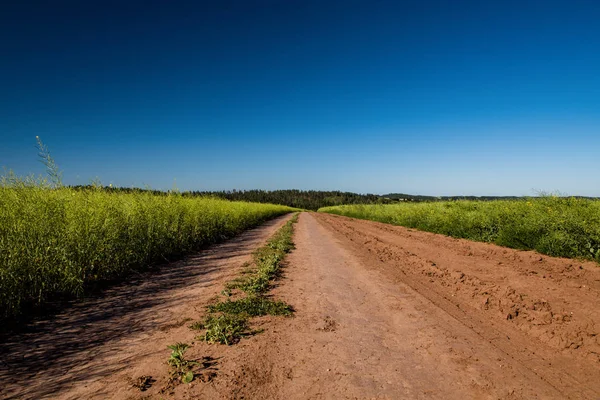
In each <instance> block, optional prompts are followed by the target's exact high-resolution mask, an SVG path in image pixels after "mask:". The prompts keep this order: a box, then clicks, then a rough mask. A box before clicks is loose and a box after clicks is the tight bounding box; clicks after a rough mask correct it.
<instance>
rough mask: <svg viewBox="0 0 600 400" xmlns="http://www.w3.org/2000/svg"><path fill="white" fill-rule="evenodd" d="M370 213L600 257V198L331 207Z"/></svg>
mask: <svg viewBox="0 0 600 400" xmlns="http://www.w3.org/2000/svg"><path fill="white" fill-rule="evenodd" d="M319 211H320V212H326V213H331V214H338V215H345V216H348V217H354V218H360V219H368V220H373V221H379V222H384V223H389V224H394V225H401V226H406V227H410V228H416V229H420V230H424V231H428V232H435V233H441V234H444V235H448V236H453V237H457V238H465V239H470V240H476V241H482V242H491V243H495V244H498V245H500V246H506V247H512V248H517V249H525V250H537V251H538V252H540V253H543V254H547V255H550V256H560V257H571V258H585V259H591V260H595V261H598V262H600V201H598V200H590V199H579V198H573V197H556V196H544V197H539V198H529V199H524V200H498V201H464V200H463V201H449V202H434V203H402V204H392V205H350V206H337V207H325V208H321V209H319Z"/></svg>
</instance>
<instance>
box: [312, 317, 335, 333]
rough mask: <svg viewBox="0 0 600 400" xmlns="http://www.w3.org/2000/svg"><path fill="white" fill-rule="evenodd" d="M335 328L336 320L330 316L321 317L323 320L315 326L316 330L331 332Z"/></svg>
mask: <svg viewBox="0 0 600 400" xmlns="http://www.w3.org/2000/svg"><path fill="white" fill-rule="evenodd" d="M336 329H337V322H335V320H334V319H333V318H331V317H329V316H328V317H325V318H323V321H322V322H321V323H320V324H319V326H318V327H317V330H318V331H324V332H333V331H335V330H336Z"/></svg>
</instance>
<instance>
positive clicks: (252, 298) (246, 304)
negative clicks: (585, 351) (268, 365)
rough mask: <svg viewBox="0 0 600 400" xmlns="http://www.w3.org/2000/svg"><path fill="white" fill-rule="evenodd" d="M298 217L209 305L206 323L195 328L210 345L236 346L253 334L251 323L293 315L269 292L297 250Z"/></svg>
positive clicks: (198, 324) (256, 252) (262, 249)
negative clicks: (286, 260)
mask: <svg viewBox="0 0 600 400" xmlns="http://www.w3.org/2000/svg"><path fill="white" fill-rule="evenodd" d="M297 220H298V214H296V215H294V216H293V217H292V218H291V219H290V220H289V221H288V222H287V223H286V224H285V225H284V226H283V227H282V228H280V229H279V230H278V231H277V232H276V233H275V234H274V235H273V237H272V238H271V239H270V240H269V241H268V242H267V244H266V245H265V246H263V247H261V248H259V249H257V250H256V251H255V252H254V257H253V258H254V260H253V261H254V264H253V266H252V267H251V268H250V269H249V270H247V271H246V273H245V274H243V276H240V277H239V278H236V279H234V280H233V281H231V282H229V283H227V285H226V288H225V290H223V296H225V300H221V301H219V302H216V303H214V304H211V305H209V306H208V314H207V315H206V317H205V318H204V320H203V321H200V322H197V323H195V324H192V326H191V328H192V329H196V330H204V334H203V335H202V336H201V337H200V338H201V339H203V340H205V341H206V342H208V343H221V344H227V345H229V344H233V343H236V342H237V341H238V340H239V339H240V338H241V337H242V336H244V335H247V334H251V333H253V332H252V331H250V327H249V320H250V318H252V317H258V316H263V315H283V316H290V315H292V313H293V309H292V308H291V307H290V306H289V305H287V304H286V303H284V302H283V301H275V300H272V299H270V298H269V297H268V291H269V290H270V288H271V286H272V282H273V280H275V279H276V278H277V277H278V276H279V274H280V270H281V263H282V261H283V260H284V258H285V256H286V254H287V253H288V252H290V251H291V250H292V249H293V248H294V245H293V242H292V234H293V229H294V228H293V224H294V223H295V222H296V221H297Z"/></svg>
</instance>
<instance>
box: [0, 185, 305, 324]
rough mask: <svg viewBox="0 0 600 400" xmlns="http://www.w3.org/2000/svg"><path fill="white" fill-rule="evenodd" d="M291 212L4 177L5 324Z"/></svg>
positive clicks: (0, 268)
mask: <svg viewBox="0 0 600 400" xmlns="http://www.w3.org/2000/svg"><path fill="white" fill-rule="evenodd" d="M290 211H293V209H291V208H289V207H285V206H277V205H270V204H257V203H246V202H230V201H227V200H221V199H215V198H201V197H194V198H190V197H183V196H181V195H179V194H176V193H172V194H169V195H155V194H151V193H149V192H143V191H139V192H134V193H121V192H111V191H106V190H102V189H100V188H90V189H85V190H75V189H71V188H66V187H61V186H54V185H50V184H48V183H46V182H45V181H43V180H39V179H33V178H27V179H20V178H17V177H15V176H14V175H8V176H5V177H3V178H0V307H1V310H0V319H1V318H3V317H11V316H16V315H18V314H19V313H20V312H22V311H23V307H24V306H38V305H43V304H44V302H45V301H47V300H48V299H49V298H52V297H56V296H65V295H66V296H80V295H82V294H83V293H84V290H85V289H86V286H87V285H89V284H90V283H95V282H99V281H104V280H110V279H115V278H118V277H122V276H124V275H126V274H128V273H130V272H131V271H132V270H140V269H143V268H145V267H147V266H148V265H151V264H153V263H157V262H161V261H164V260H166V259H172V258H174V257H179V256H181V255H183V254H185V253H189V252H192V251H195V250H198V249H200V248H201V247H203V246H205V245H207V244H210V243H214V242H217V241H219V240H222V239H225V238H228V237H231V236H234V235H236V234H238V233H240V232H241V231H243V230H246V229H248V228H250V227H253V226H256V225H258V224H260V223H261V222H263V221H265V220H268V219H270V218H273V217H275V216H278V215H282V214H284V213H288V212H290Z"/></svg>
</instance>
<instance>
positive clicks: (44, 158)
mask: <svg viewBox="0 0 600 400" xmlns="http://www.w3.org/2000/svg"><path fill="white" fill-rule="evenodd" d="M35 140H36V144H37V149H38V157H39V158H40V161H41V163H42V164H44V166H45V167H46V173H47V174H48V178H49V179H50V182H52V185H53V186H54V187H55V188H56V187H61V186H62V185H63V184H62V171H61V170H60V169H59V168H58V165H56V162H55V161H54V158H52V156H51V155H50V150H48V147H47V146H46V145H45V144H44V143H43V142H42V139H40V137H39V136H36V137H35Z"/></svg>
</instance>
